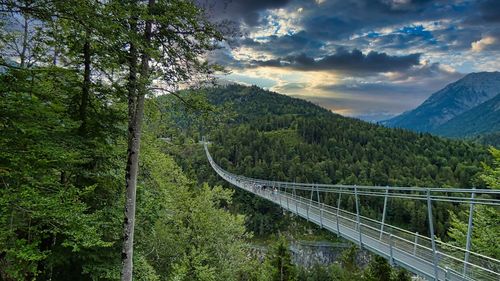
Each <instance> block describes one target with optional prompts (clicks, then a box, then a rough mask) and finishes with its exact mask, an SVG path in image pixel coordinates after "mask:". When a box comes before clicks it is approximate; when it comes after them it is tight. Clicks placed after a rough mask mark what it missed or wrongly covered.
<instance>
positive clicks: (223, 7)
mask: <svg viewBox="0 0 500 281" xmlns="http://www.w3.org/2000/svg"><path fill="white" fill-rule="evenodd" d="M290 1H291V0H198V2H199V3H200V5H201V6H203V7H207V10H210V11H213V12H214V13H215V15H214V16H215V17H216V18H218V19H230V20H236V21H238V20H243V21H244V22H245V23H246V24H248V25H250V26H255V25H257V24H259V19H260V15H259V13H260V12H261V11H264V10H266V9H276V8H280V7H284V6H286V5H287V4H288V3H290Z"/></svg>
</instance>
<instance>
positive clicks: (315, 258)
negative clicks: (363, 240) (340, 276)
mask: <svg viewBox="0 0 500 281" xmlns="http://www.w3.org/2000/svg"><path fill="white" fill-rule="evenodd" d="M351 246H352V244H349V243H346V242H341V243H332V242H329V241H291V242H290V246H289V247H290V251H291V252H292V259H293V260H292V261H293V263H294V264H297V265H300V266H302V267H307V268H309V267H311V266H313V265H315V264H322V265H329V264H332V263H335V262H340V258H341V256H342V252H344V251H345V250H346V249H348V248H350V247H351ZM267 252H268V249H267V247H265V246H256V245H253V246H252V247H251V251H250V255H251V256H253V257H256V258H258V259H259V260H260V261H261V262H262V261H264V259H265V257H266V254H267ZM370 257H371V254H370V253H369V252H368V251H366V250H361V251H357V255H356V263H357V265H358V266H359V267H362V268H363V267H365V266H366V265H367V264H368V262H370Z"/></svg>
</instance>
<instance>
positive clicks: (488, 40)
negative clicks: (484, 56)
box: [471, 36, 498, 52]
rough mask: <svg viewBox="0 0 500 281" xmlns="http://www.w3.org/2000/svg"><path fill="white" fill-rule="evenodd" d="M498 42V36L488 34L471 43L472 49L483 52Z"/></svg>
mask: <svg viewBox="0 0 500 281" xmlns="http://www.w3.org/2000/svg"><path fill="white" fill-rule="evenodd" d="M497 43H498V40H497V38H495V37H493V36H486V37H483V38H481V40H479V41H475V42H472V44H471V49H472V51H474V52H481V51H484V50H486V49H489V48H490V47H492V46H493V45H496V44H497Z"/></svg>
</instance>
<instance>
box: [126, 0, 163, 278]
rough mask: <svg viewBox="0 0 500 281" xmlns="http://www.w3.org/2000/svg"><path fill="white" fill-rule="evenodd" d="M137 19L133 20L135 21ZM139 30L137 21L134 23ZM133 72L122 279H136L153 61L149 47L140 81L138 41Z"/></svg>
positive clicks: (146, 39) (146, 34)
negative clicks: (138, 205)
mask: <svg viewBox="0 0 500 281" xmlns="http://www.w3.org/2000/svg"><path fill="white" fill-rule="evenodd" d="M154 3H155V1H154V0H149V4H148V8H149V10H150V11H151V10H152V7H153V5H154ZM132 21H133V20H132ZM131 27H132V28H134V30H135V29H136V27H137V26H136V24H135V23H134V24H133V25H132V26H131ZM151 32H152V22H151V20H148V21H146V26H145V31H144V42H145V45H146V46H149V43H150V42H151ZM130 56H131V58H130V59H131V61H130V62H129V63H130V74H129V89H128V90H129V108H128V110H129V126H128V134H129V138H128V150H127V167H126V175H125V181H126V202H125V218H124V222H123V228H124V237H123V250H122V279H121V280H122V281H132V272H133V247H134V226H135V204H136V188H137V175H138V172H139V151H140V145H141V128H142V119H143V115H144V99H145V96H146V92H147V85H148V80H149V72H150V71H149V60H150V56H149V54H148V50H143V52H142V55H141V69H140V83H139V84H138V83H137V75H136V71H137V50H136V49H135V46H134V44H131V48H130Z"/></svg>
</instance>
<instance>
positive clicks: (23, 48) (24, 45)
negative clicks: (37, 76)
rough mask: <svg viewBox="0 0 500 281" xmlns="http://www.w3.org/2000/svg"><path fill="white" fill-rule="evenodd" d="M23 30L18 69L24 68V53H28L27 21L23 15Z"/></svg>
mask: <svg viewBox="0 0 500 281" xmlns="http://www.w3.org/2000/svg"><path fill="white" fill-rule="evenodd" d="M23 17H24V26H23V28H24V30H23V43H22V46H21V53H20V54H19V60H20V67H21V68H24V67H26V53H27V51H28V36H29V19H28V16H27V15H24V16H23Z"/></svg>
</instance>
